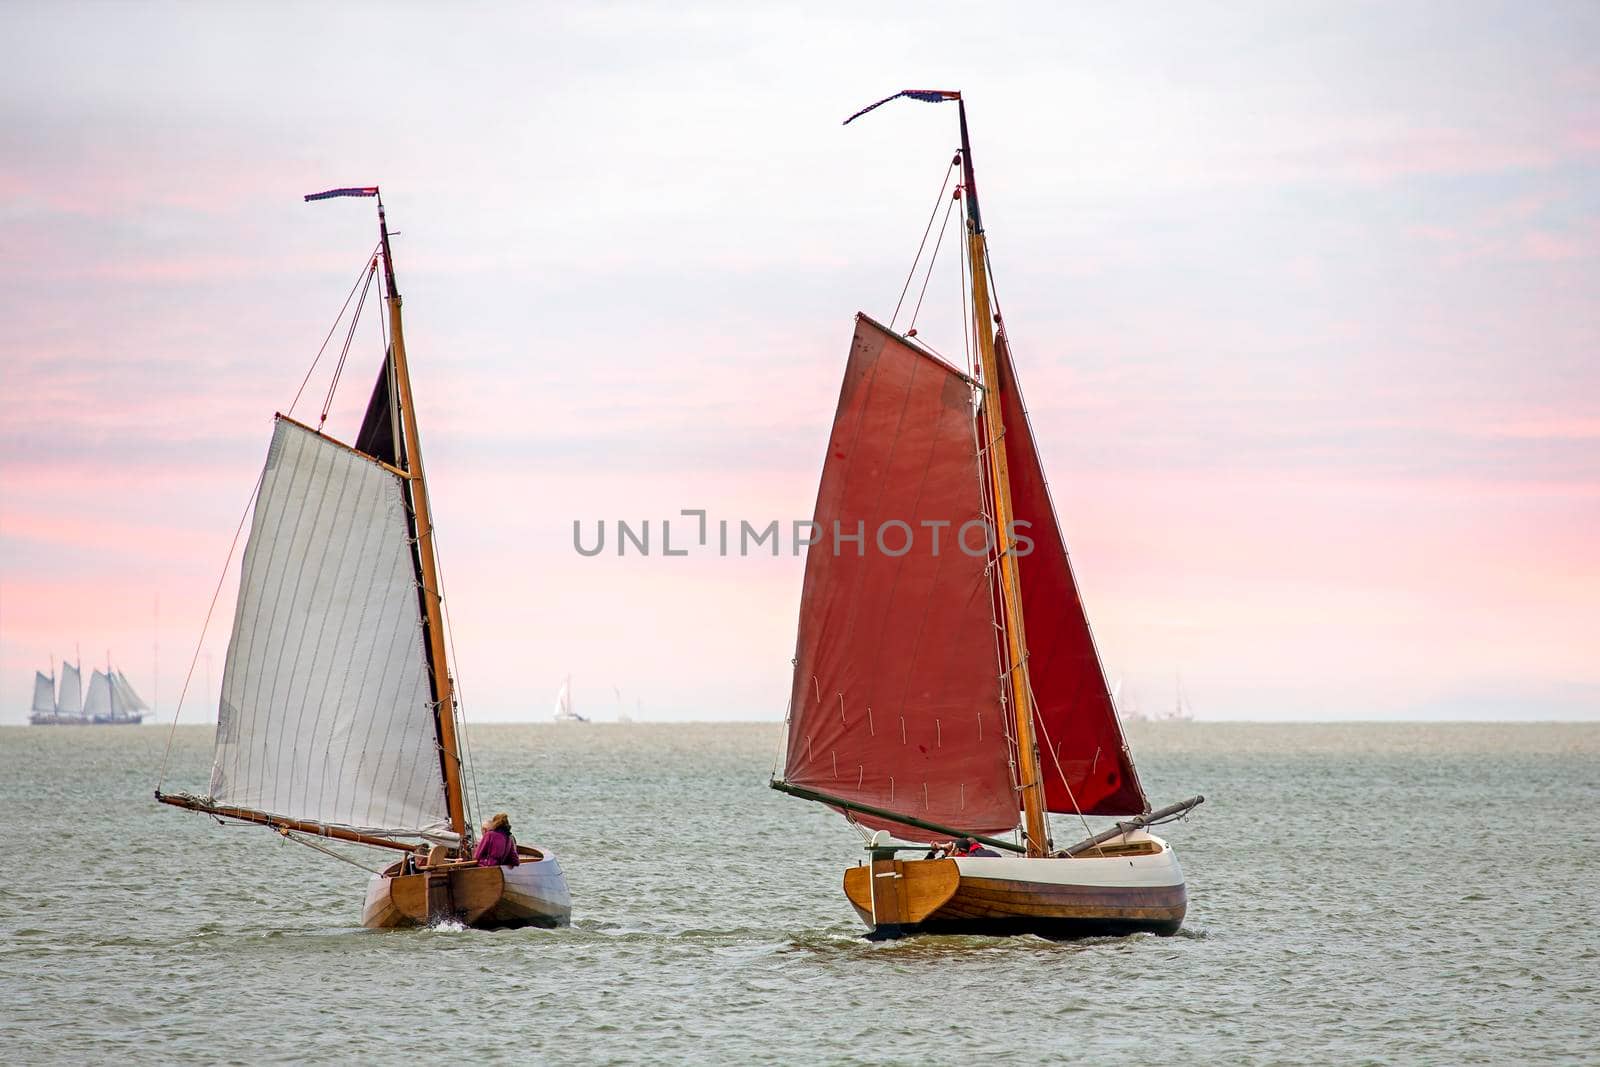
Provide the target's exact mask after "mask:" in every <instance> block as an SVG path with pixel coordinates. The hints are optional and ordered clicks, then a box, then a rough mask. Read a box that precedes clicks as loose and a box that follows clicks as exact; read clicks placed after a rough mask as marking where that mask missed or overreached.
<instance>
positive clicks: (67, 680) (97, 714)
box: [28, 657, 150, 726]
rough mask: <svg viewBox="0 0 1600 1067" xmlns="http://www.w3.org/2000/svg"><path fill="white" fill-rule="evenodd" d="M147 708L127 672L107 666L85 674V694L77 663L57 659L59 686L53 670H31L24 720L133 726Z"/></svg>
mask: <svg viewBox="0 0 1600 1067" xmlns="http://www.w3.org/2000/svg"><path fill="white" fill-rule="evenodd" d="M149 710H150V705H148V704H146V703H145V702H144V700H143V698H141V697H140V696H139V694H138V693H136V692H135V691H134V688H133V683H132V682H130V681H128V676H127V675H125V674H123V673H122V672H121V671H119V670H117V669H115V668H114V667H112V666H111V663H110V659H109V657H108V658H107V662H106V669H105V671H104V672H101V671H98V670H97V671H95V672H94V673H93V674H92V675H90V677H89V695H88V697H87V698H85V697H84V695H83V678H82V675H81V674H80V673H79V671H78V665H77V664H75V663H68V662H67V661H66V660H62V661H61V687H60V691H59V692H58V691H57V689H56V679H55V672H54V671H51V673H49V674H45V673H44V672H43V671H35V672H34V674H33V708H32V711H31V712H30V713H29V715H28V721H29V722H30V723H32V724H33V725H35V726H137V725H139V723H141V722H143V721H144V713H145V712H147V711H149Z"/></svg>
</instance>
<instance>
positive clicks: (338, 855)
mask: <svg viewBox="0 0 1600 1067" xmlns="http://www.w3.org/2000/svg"><path fill="white" fill-rule="evenodd" d="M278 833H280V834H282V835H283V836H284V838H285V839H286V840H289V841H293V842H294V843H295V844H297V845H304V846H306V847H307V848H314V849H316V850H317V851H318V852H320V853H322V854H323V855H324V856H332V857H333V858H334V859H336V860H344V861H345V862H346V863H348V864H350V866H352V867H360V868H361V869H362V870H363V871H369V872H371V873H372V874H382V873H383V868H382V867H368V866H367V865H366V864H365V863H361V862H358V861H357V860H353V859H351V858H350V857H349V856H346V855H345V854H344V853H343V852H335V851H334V850H333V849H331V848H329V847H328V846H327V845H324V844H323V843H322V842H321V841H316V840H313V839H312V838H310V837H307V836H305V835H303V834H299V833H296V832H295V831H293V830H279V831H278Z"/></svg>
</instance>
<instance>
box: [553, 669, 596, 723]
mask: <svg viewBox="0 0 1600 1067" xmlns="http://www.w3.org/2000/svg"><path fill="white" fill-rule="evenodd" d="M555 720H556V722H588V721H589V720H588V719H587V718H585V717H584V716H582V715H579V714H578V713H577V712H576V711H574V710H572V675H570V674H569V675H567V677H566V678H565V679H564V680H563V681H562V683H561V688H560V689H558V690H556V714H555Z"/></svg>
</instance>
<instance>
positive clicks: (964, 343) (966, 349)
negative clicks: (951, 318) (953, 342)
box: [956, 226, 989, 388]
mask: <svg viewBox="0 0 1600 1067" xmlns="http://www.w3.org/2000/svg"><path fill="white" fill-rule="evenodd" d="M965 228H966V227H964V226H963V227H962V229H965ZM958 240H959V238H958ZM956 260H957V262H959V263H960V264H961V292H960V294H959V297H960V299H959V300H958V301H957V303H958V304H959V305H960V306H961V308H962V311H963V314H962V316H961V351H962V352H963V353H964V354H965V355H966V357H967V374H968V375H969V376H970V377H972V378H974V379H976V378H977V377H978V368H977V367H976V366H975V365H974V364H973V362H972V340H971V338H970V337H969V336H968V335H969V334H970V333H971V332H972V331H971V329H970V326H971V324H970V323H969V322H968V321H967V320H968V319H969V318H971V316H970V315H967V314H965V310H966V307H967V290H968V289H969V288H970V286H969V285H968V283H967V257H966V256H963V255H957V256H956ZM983 384H984V388H988V386H989V383H988V382H984V383H983Z"/></svg>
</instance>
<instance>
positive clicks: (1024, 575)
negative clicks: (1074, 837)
mask: <svg viewBox="0 0 1600 1067" xmlns="http://www.w3.org/2000/svg"><path fill="white" fill-rule="evenodd" d="M996 350H997V351H996V356H997V357H998V365H999V370H1000V380H999V382H998V383H995V386H994V387H995V388H996V389H997V390H998V392H999V394H1000V409H1001V412H1002V413H1003V415H1004V424H1005V428H1006V453H1007V457H1008V463H1007V466H1008V468H1009V473H1010V480H1011V506H1012V513H1013V517H1014V519H1015V520H1016V521H1017V522H1018V524H1019V526H1018V528H1019V530H1021V531H1022V532H1023V533H1025V534H1026V535H1027V536H1028V537H1030V538H1032V540H1033V549H1032V551H1031V552H1029V553H1028V554H1027V555H1019V556H1018V558H1017V572H1018V580H1019V584H1020V585H1021V588H1022V616H1023V625H1024V628H1025V629H1026V632H1027V635H1028V666H1029V676H1030V678H1031V680H1032V683H1033V696H1034V702H1035V722H1036V723H1037V724H1038V727H1039V757H1040V765H1041V771H1042V774H1043V776H1044V781H1045V803H1046V806H1047V807H1048V808H1049V810H1050V811H1056V812H1067V813H1072V812H1076V811H1080V810H1081V811H1082V813H1083V814H1085V815H1138V814H1141V813H1143V812H1146V811H1149V810H1150V804H1149V802H1148V801H1147V800H1146V799H1145V795H1144V790H1143V788H1142V787H1141V786H1140V785H1139V776H1138V773H1137V772H1136V771H1135V770H1134V767H1133V760H1132V758H1131V757H1130V756H1129V755H1128V749H1127V743H1126V742H1125V741H1124V740H1123V736H1122V727H1121V725H1120V724H1119V723H1118V721H1117V713H1116V708H1115V706H1114V705H1113V703H1112V700H1111V692H1110V689H1109V688H1108V687H1107V685H1106V678H1105V673H1104V672H1103V671H1102V670H1101V667H1100V657H1099V655H1098V653H1097V652H1096V651H1095V647H1094V638H1093V636H1092V635H1091V634H1090V632H1089V620H1088V617H1087V616H1086V615H1085V614H1084V610H1083V602H1082V601H1081V600H1080V599H1079V596H1078V586H1077V583H1076V582H1075V581H1074V580H1073V577H1072V564H1071V562H1070V561H1069V560H1068V558H1067V548H1066V542H1065V540H1064V539H1063V538H1062V536H1061V526H1060V524H1059V523H1058V522H1057V521H1056V513H1055V508H1054V506H1053V505H1052V504H1051V501H1050V489H1049V486H1048V485H1047V484H1046V482H1045V476H1044V468H1043V466H1042V465H1041V464H1040V462H1039V450H1038V446H1037V444H1036V442H1035V441H1034V438H1033V427H1032V425H1031V424H1030V423H1029V421H1028V412H1027V408H1026V407H1025V406H1024V405H1023V402H1022V387H1021V384H1020V383H1019V381H1018V380H1017V373H1016V368H1015V366H1014V365H1013V364H1012V362H1011V347H1010V345H1008V344H1007V343H1006V339H1005V335H1004V333H1002V334H1000V335H999V336H998V337H997V338H996ZM982 421H983V420H981V419H979V420H978V428H979V435H980V437H981V436H982V432H983V426H982ZM1023 522H1026V523H1028V526H1026V527H1023V526H1021V525H1020V524H1021V523H1023ZM1058 768H1059V769H1058Z"/></svg>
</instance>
